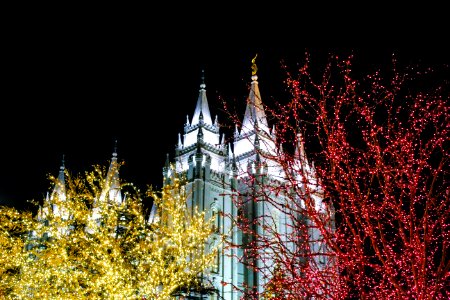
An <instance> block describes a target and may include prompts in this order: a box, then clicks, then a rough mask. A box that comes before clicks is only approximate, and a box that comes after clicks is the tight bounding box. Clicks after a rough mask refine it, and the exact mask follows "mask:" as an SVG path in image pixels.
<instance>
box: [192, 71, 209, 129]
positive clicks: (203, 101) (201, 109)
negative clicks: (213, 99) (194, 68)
mask: <svg viewBox="0 0 450 300" xmlns="http://www.w3.org/2000/svg"><path fill="white" fill-rule="evenodd" d="M201 80H202V83H201V84H200V92H199V95H198V100H197V105H196V107H195V111H194V116H193V117H192V123H191V125H192V126H194V125H197V124H198V123H199V118H200V114H202V115H203V122H204V123H206V124H208V125H212V124H213V123H212V120H211V114H210V112H209V106H208V100H207V98H206V84H205V76H204V70H202V77H201Z"/></svg>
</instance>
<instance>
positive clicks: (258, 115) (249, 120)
mask: <svg viewBox="0 0 450 300" xmlns="http://www.w3.org/2000/svg"><path fill="white" fill-rule="evenodd" d="M257 56H258V55H255V57H254V58H253V59H252V84H251V88H250V94H249V96H248V98H247V107H246V109H245V115H244V120H243V121H242V128H241V133H246V132H249V131H252V130H253V129H255V128H254V127H255V125H256V124H258V126H259V129H261V130H262V131H265V132H269V130H268V129H269V128H268V123H267V118H266V113H265V112H264V106H263V103H262V100H261V94H260V92H259V87H258V81H257V80H258V76H257V75H256V72H257V69H258V68H257V66H256V63H255V60H256V57H257Z"/></svg>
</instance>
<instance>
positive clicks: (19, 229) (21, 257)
mask: <svg viewBox="0 0 450 300" xmlns="http://www.w3.org/2000/svg"><path fill="white" fill-rule="evenodd" d="M117 167H119V166H117ZM105 174H106V173H105V168H101V167H99V166H96V167H95V168H94V170H93V171H90V172H86V174H85V176H76V177H72V176H70V175H69V173H68V172H66V182H65V183H66V193H65V199H60V197H58V195H55V197H54V198H51V199H49V202H48V203H45V205H46V208H45V209H42V210H41V211H40V215H39V216H38V217H33V216H32V215H31V214H30V213H24V212H18V211H16V210H14V209H12V208H8V207H1V209H0V221H1V222H0V226H1V228H0V229H1V231H0V247H1V248H0V251H1V255H0V276H1V278H2V280H1V283H0V298H6V299H171V297H173V295H174V294H175V292H177V291H180V290H189V289H190V288H194V287H197V286H198V285H201V284H205V283H204V282H200V281H199V280H198V276H199V275H200V274H203V273H204V274H207V272H208V268H210V267H213V265H214V258H215V257H216V251H218V246H215V247H209V248H208V250H209V251H207V250H206V248H205V245H208V244H209V242H210V233H211V228H212V225H211V220H209V219H206V218H205V215H204V213H201V212H198V211H197V210H196V208H192V211H190V212H188V210H187V209H186V194H185V191H184V190H183V188H182V178H180V177H176V175H173V178H172V180H171V183H170V184H168V185H166V186H165V187H164V189H163V191H162V192H160V193H158V192H155V191H153V190H151V189H149V191H148V196H150V197H153V199H154V202H155V203H156V204H157V205H158V209H157V214H158V217H159V218H158V220H157V221H154V222H153V223H148V222H147V220H146V218H145V214H144V211H143V206H142V197H141V195H140V192H139V191H138V190H137V189H135V188H134V187H133V185H132V184H122V188H123V189H124V190H126V200H125V201H124V202H123V203H117V202H114V201H108V199H104V200H103V201H100V199H101V195H102V191H104V190H105V189H106V190H109V189H110V187H111V183H112V179H108V178H105V176H104V175H105ZM55 184H58V182H57V181H56V182H55ZM54 205H57V207H58V210H59V211H65V212H67V214H56V215H55V214H53V211H52V207H54ZM93 208H96V216H97V217H95V218H94V217H93V210H92V209H93ZM43 212H46V214H45V215H43Z"/></svg>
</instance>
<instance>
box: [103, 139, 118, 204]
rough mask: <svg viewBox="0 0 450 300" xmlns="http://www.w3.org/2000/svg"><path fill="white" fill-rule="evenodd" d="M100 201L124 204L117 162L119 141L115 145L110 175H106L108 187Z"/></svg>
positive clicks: (109, 170)
mask: <svg viewBox="0 0 450 300" xmlns="http://www.w3.org/2000/svg"><path fill="white" fill-rule="evenodd" d="M100 200H106V201H111V202H116V203H117V204H121V203H122V194H121V192H120V177H119V163H118V162H117V140H116V141H115V144H114V152H113V154H112V158H111V163H110V165H109V169H108V173H107V174H106V186H105V187H104V189H103V191H102V194H101V196H100Z"/></svg>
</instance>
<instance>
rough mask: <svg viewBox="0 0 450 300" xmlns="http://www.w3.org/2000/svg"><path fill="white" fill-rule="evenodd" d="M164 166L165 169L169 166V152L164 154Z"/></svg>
mask: <svg viewBox="0 0 450 300" xmlns="http://www.w3.org/2000/svg"><path fill="white" fill-rule="evenodd" d="M164 167H165V168H167V169H169V167H170V158H169V153H167V154H166V162H165V163H164Z"/></svg>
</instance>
